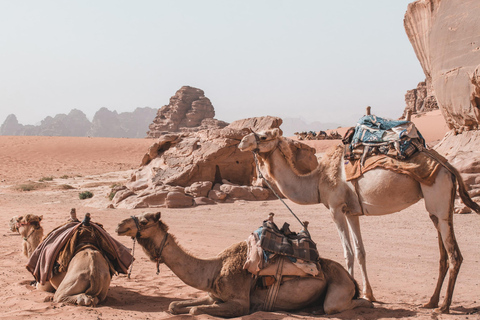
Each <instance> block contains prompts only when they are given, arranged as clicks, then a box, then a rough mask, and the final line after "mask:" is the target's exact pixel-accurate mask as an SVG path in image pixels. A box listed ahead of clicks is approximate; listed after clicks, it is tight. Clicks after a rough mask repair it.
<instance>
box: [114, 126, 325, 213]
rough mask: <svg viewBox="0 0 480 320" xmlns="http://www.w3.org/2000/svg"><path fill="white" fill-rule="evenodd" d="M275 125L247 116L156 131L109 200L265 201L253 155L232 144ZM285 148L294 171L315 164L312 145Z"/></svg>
mask: <svg viewBox="0 0 480 320" xmlns="http://www.w3.org/2000/svg"><path fill="white" fill-rule="evenodd" d="M281 123H282V121H281V119H280V118H275V117H261V118H250V119H245V120H239V121H235V122H233V123H232V124H230V125H229V126H227V127H225V128H223V129H208V130H200V131H197V132H178V133H169V134H165V135H162V136H160V138H159V139H158V140H156V141H155V142H154V143H153V144H152V145H151V146H150V148H149V149H148V151H147V152H146V154H145V155H144V157H143V159H142V162H141V164H142V165H141V167H140V168H139V169H138V170H137V171H136V172H134V173H133V175H132V177H131V179H130V181H128V182H127V183H126V185H125V188H123V189H122V190H117V192H116V194H115V197H114V198H113V200H112V203H113V205H114V206H115V207H122V208H146V207H188V206H193V205H201V204H210V203H218V202H225V201H234V200H238V199H243V200H266V199H270V198H271V197H272V194H271V192H270V191H269V190H268V189H265V188H264V187H263V186H262V183H261V181H257V176H258V175H257V172H256V167H255V164H254V160H253V155H252V154H251V153H250V152H241V151H240V150H239V149H238V144H239V143H240V140H241V139H242V138H243V136H245V135H246V134H248V133H249V132H250V130H251V129H252V130H255V131H261V130H265V129H271V128H278V127H279V126H280V125H281ZM291 148H292V150H293V152H294V154H295V155H296V167H297V169H298V170H299V171H301V172H305V173H306V172H309V171H311V170H313V168H315V167H316V166H317V160H316V157H315V149H313V148H311V147H309V146H307V145H304V144H301V143H300V142H297V141H291ZM114 191H115V190H114Z"/></svg>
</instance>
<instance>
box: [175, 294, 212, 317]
mask: <svg viewBox="0 0 480 320" xmlns="http://www.w3.org/2000/svg"><path fill="white" fill-rule="evenodd" d="M213 303H215V300H214V299H213V298H212V297H210V296H209V295H206V296H205V297H202V298H197V299H190V300H184V301H173V302H172V303H170V305H169V306H168V312H170V313H172V314H185V313H189V312H190V309H191V308H192V307H195V306H199V305H210V304H213Z"/></svg>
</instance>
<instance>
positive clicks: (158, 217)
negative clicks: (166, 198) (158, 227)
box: [153, 212, 161, 222]
mask: <svg viewBox="0 0 480 320" xmlns="http://www.w3.org/2000/svg"><path fill="white" fill-rule="evenodd" d="M160 216H161V212H157V213H155V215H154V216H153V220H154V221H155V222H157V221H158V220H160Z"/></svg>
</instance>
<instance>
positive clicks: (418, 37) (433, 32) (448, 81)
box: [404, 0, 480, 133]
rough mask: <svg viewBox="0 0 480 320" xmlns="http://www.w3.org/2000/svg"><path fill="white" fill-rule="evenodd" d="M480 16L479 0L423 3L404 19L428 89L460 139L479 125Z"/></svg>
mask: <svg viewBox="0 0 480 320" xmlns="http://www.w3.org/2000/svg"><path fill="white" fill-rule="evenodd" d="M479 14H480V2H479V1H477V0H449V1H446V0H419V1H415V2H413V3H410V4H409V5H408V9H407V12H406V14H405V19H404V25H405V30H406V33H407V36H408V38H409V39H410V42H411V43H412V46H413V49H414V50H415V54H416V55H417V58H418V60H419V61H420V64H421V66H422V68H423V71H424V73H425V76H426V83H427V84H428V83H431V86H432V94H434V95H435V97H436V99H437V102H438V106H439V108H440V109H441V110H442V114H443V115H444V117H445V120H446V122H447V125H448V126H449V128H450V129H453V130H455V131H456V132H457V133H461V132H463V131H468V130H475V129H478V127H479V122H480V109H479V108H480V70H479V69H480V33H479V32H478V30H479V29H480V19H478V16H479Z"/></svg>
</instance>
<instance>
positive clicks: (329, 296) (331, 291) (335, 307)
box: [322, 259, 373, 314]
mask: <svg viewBox="0 0 480 320" xmlns="http://www.w3.org/2000/svg"><path fill="white" fill-rule="evenodd" d="M322 269H323V271H324V274H325V276H326V277H327V281H328V287H327V292H326V294H325V300H324V302H323V309H324V310H325V313H327V314H333V313H338V312H342V311H346V310H351V309H354V308H359V307H364V308H373V303H372V302H371V301H369V300H367V299H363V298H358V297H357V296H358V285H357V283H356V282H355V280H354V279H353V277H351V276H350V275H349V274H348V272H347V271H346V270H345V269H344V268H343V267H342V266H341V265H340V264H339V263H337V262H335V261H332V260H328V259H322Z"/></svg>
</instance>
